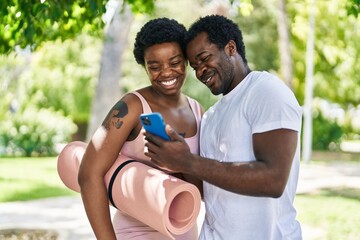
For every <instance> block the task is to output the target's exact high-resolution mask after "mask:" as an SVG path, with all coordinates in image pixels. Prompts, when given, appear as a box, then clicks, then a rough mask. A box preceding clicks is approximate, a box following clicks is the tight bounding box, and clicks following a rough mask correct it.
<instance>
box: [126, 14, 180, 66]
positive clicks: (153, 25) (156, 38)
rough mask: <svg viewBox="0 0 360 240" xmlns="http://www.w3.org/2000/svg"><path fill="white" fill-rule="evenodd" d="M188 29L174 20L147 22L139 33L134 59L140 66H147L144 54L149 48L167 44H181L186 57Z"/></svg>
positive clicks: (136, 39) (135, 44)
mask: <svg viewBox="0 0 360 240" xmlns="http://www.w3.org/2000/svg"><path fill="white" fill-rule="evenodd" d="M185 34H186V28H185V27H184V25H182V24H180V23H178V22H177V21H176V20H174V19H169V18H156V19H153V20H150V21H149V22H147V23H146V24H145V25H144V26H143V27H142V28H141V29H140V31H139V32H138V33H137V35H136V38H135V43H134V51H133V53H134V57H135V60H136V62H137V63H138V64H141V65H143V66H144V65H145V61H144V52H145V50H146V49H147V48H148V47H151V46H153V45H155V44H159V43H166V42H177V43H179V45H180V47H181V50H182V52H183V54H184V56H185V47H186V45H185Z"/></svg>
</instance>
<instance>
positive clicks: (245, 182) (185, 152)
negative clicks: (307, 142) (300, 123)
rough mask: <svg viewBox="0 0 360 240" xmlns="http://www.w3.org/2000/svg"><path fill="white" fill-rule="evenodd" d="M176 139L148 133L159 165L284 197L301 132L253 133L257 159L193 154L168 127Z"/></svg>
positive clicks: (234, 189)
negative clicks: (221, 158)
mask: <svg viewBox="0 0 360 240" xmlns="http://www.w3.org/2000/svg"><path fill="white" fill-rule="evenodd" d="M167 130H168V134H169V136H171V138H172V141H168V142H166V141H162V140H161V139H159V138H157V137H156V136H154V135H151V134H149V133H145V136H146V139H147V140H148V143H147V147H148V152H147V153H146V155H147V156H149V157H150V158H151V160H152V161H153V162H154V163H155V164H157V165H158V166H159V167H163V168H167V169H171V170H172V171H179V172H183V173H186V174H190V175H193V176H196V177H197V178H199V179H201V180H203V181H207V182H209V183H211V184H213V185H216V186H218V187H220V188H223V189H225V190H228V191H232V192H235V193H239V194H243V195H249V196H264V197H280V196H281V194H282V193H283V191H284V188H285V186H286V183H287V179H288V176H289V173H290V169H291V164H292V160H293V157H294V154H295V151H296V146H297V139H298V133H297V132H296V131H293V130H288V129H278V130H273V131H268V132H264V133H257V134H254V135H253V146H254V154H255V158H256V161H253V162H220V161H214V160H212V159H206V158H203V157H201V156H198V155H195V154H192V153H191V152H190V150H189V148H188V147H187V145H186V143H185V141H184V140H183V139H182V137H181V136H179V135H178V134H177V133H175V132H174V131H173V130H172V129H171V128H170V127H167Z"/></svg>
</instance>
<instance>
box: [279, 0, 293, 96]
mask: <svg viewBox="0 0 360 240" xmlns="http://www.w3.org/2000/svg"><path fill="white" fill-rule="evenodd" d="M277 16H278V17H277V28H278V33H279V51H280V75H281V76H280V77H281V78H282V79H283V80H284V81H285V83H286V84H287V85H288V86H289V87H290V88H291V89H292V84H291V82H292V78H293V65H292V57H291V48H290V39H289V25H288V19H287V13H286V1H285V0H279V14H277Z"/></svg>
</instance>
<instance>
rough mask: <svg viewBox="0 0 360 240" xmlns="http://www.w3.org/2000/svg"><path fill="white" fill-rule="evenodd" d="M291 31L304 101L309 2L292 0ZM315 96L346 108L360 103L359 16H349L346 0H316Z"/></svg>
mask: <svg viewBox="0 0 360 240" xmlns="http://www.w3.org/2000/svg"><path fill="white" fill-rule="evenodd" d="M288 5H289V7H288V11H289V15H290V16H291V19H290V20H291V23H292V24H291V33H292V42H293V46H294V47H293V58H294V64H295V65H294V69H295V79H294V85H295V86H297V88H296V95H297V97H298V99H299V101H300V102H301V103H302V102H303V99H304V89H305V70H306V67H305V57H304V56H305V52H304V49H306V41H307V30H308V29H307V28H308V12H309V7H310V5H309V3H306V1H305V2H299V1H291V2H290V3H289V4H288ZM315 7H316V15H315V19H316V26H315V33H316V36H315V56H314V64H315V66H314V87H315V89H314V97H316V96H317V97H320V98H324V99H326V100H328V101H331V102H336V103H339V104H341V105H342V106H343V108H344V109H347V108H348V107H349V106H358V105H359V104H360V89H359V88H358V87H357V86H359V85H360V76H359V74H357V73H356V69H358V68H359V67H360V66H359V64H360V61H359V56H360V55H359V52H360V46H359V44H358V42H359V41H360V33H359V31H357V26H358V25H359V24H360V19H357V18H355V17H354V16H348V15H347V11H346V0H330V1H316V6H315Z"/></svg>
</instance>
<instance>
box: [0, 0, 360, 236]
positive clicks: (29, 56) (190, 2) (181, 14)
mask: <svg viewBox="0 0 360 240" xmlns="http://www.w3.org/2000/svg"><path fill="white" fill-rule="evenodd" d="M359 12H360V1H359V0H317V1H316V0H302V1H299V0H268V1H262V0H182V1H176V0H124V1H121V0H109V1H107V0H74V1H62V0H53V1H48V0H40V1H32V0H19V1H13V0H5V1H2V3H1V6H0V192H1V196H0V202H11V201H24V200H30V199H37V198H45V197H55V196H63V195H72V194H74V193H71V192H70V191H68V190H67V189H65V188H64V186H62V184H61V183H60V182H59V179H58V176H57V175H56V164H54V162H55V163H56V156H57V154H58V153H59V151H60V150H61V149H62V147H63V146H64V144H66V143H68V142H70V141H75V140H80V141H88V140H89V138H90V137H91V135H92V134H93V133H94V131H95V129H96V128H97V127H98V126H99V125H100V124H101V122H102V121H103V119H104V118H105V116H106V114H107V112H108V110H109V109H110V108H111V107H112V106H113V104H114V103H115V102H117V101H118V99H119V98H120V97H121V96H122V95H123V94H124V93H126V92H128V91H132V90H135V89H137V88H140V87H143V86H146V85H148V84H149V80H148V78H147V76H146V75H145V71H144V69H142V67H141V66H140V65H138V64H137V63H136V62H135V60H134V57H133V54H132V50H133V43H134V39H135V34H136V33H137V32H138V31H139V30H140V28H141V27H142V25H143V24H144V23H145V22H147V21H148V20H149V19H152V18H156V17H169V18H173V19H176V20H178V21H179V22H181V23H183V24H184V25H185V26H186V27H189V26H190V24H191V23H192V22H193V21H195V20H196V19H198V18H199V17H200V16H204V15H208V14H221V15H225V16H227V17H229V18H231V19H233V20H234V21H235V22H236V23H238V25H239V26H240V29H241V30H242V32H243V36H244V42H245V46H246V54H247V59H248V62H249V65H250V68H251V69H252V70H260V71H261V70H266V71H269V72H272V73H274V74H276V75H278V76H279V77H280V78H281V79H282V80H284V82H285V83H286V84H287V85H288V86H289V87H290V88H291V89H292V91H293V92H294V93H295V95H296V97H297V99H298V101H299V103H300V104H301V105H302V106H303V109H304V115H303V117H304V119H303V128H302V129H303V130H302V133H301V134H302V164H303V165H304V164H308V165H309V164H326V165H329V164H334V163H336V164H338V163H339V162H340V163H344V164H345V163H346V164H350V165H351V166H353V165H354V166H355V165H356V166H357V165H358V164H360V74H359V73H358V72H357V71H358V70H356V69H360V61H359V58H360V44H358V43H359V42H360V28H359V26H360V17H359V16H358V14H359ZM187 72H188V77H187V80H186V83H185V86H184V88H183V90H184V92H185V93H186V94H188V95H190V96H192V97H193V98H195V99H197V100H198V101H199V102H200V103H201V104H202V105H203V106H204V108H205V109H207V108H208V107H209V106H211V105H212V104H213V103H214V102H215V101H216V100H217V97H215V96H212V95H211V92H210V91H209V90H208V89H207V88H206V87H205V86H204V85H203V84H201V83H199V82H198V81H197V80H196V78H195V76H194V72H193V70H192V69H191V68H190V67H189V68H188V71H187ZM353 169H354V168H353ZM315 174H316V172H315ZM44 176H45V177H46V179H47V181H46V183H44V182H43V181H42V180H43V179H44ZM349 191H350V192H351V196H349ZM5 192H6V194H3V193H5ZM329 194H330V195H329ZM316 196H317V197H319V196H320V199H322V197H324V196H330V197H332V198H331V199H334V197H336V198H343V201H344V202H342V203H341V204H343V206H344V209H345V207H348V208H349V205H350V206H351V207H350V212H352V213H356V212H357V214H355V216H353V215H354V214H349V215H351V216H348V215H346V216H345V217H343V218H341V219H342V220H339V218H336V217H326V216H327V215H324V214H323V216H324V218H326V219H325V220H324V218H319V217H318V216H317V215H316V216H314V214H312V215H311V213H310V212H311V211H312V210H314V208H315V209H319V208H320V206H321V205H323V202H324V201H325V202H326V201H328V199H327V198H325V199H322V200H321V201H319V200H318V199H317V197H314V196H313V195H300V196H299V203H298V205H299V207H302V206H304V211H302V212H303V213H304V212H306V214H309V215H305V216H304V215H300V218H302V220H303V221H305V222H307V223H308V225H312V226H316V227H318V228H324V227H326V231H325V233H326V234H325V235H324V234H323V235H321V236H322V237H320V238H317V239H359V236H360V232H359V231H360V230H354V229H353V227H351V226H357V227H358V226H360V216H359V212H360V211H359V210H360V206H359V205H360V192H359V191H358V189H355V190H354V189H342V190H341V191H340V192H334V191H333V192H332V193H329V192H326V191H325V190H324V192H321V193H319V192H317V195H316ZM314 199H316V200H314ZM314 201H315V202H314ZM348 201H351V202H350V203H349V202H348ZM305 206H306V207H309V206H313V208H312V210H311V209H310V208H307V210H306V209H305ZM344 209H339V210H338V212H337V213H336V214H335V215H336V216H338V215H340V213H343V212H344V211H345V210H344ZM314 211H316V210H314ZM0 215H1V214H0ZM354 217H355V219H354ZM349 218H350V219H352V222H353V223H352V224H351V225H350V226H348V222H347V221H346V223H344V221H343V219H349ZM324 221H327V222H326V224H325V225H326V226H324ZM339 222H342V226H343V227H342V228H341V227H339ZM354 224H355V225H354ZM356 224H357V225H356ZM334 226H337V228H341V229H342V230H335V229H337V228H334ZM349 229H350V230H349ZM334 231H337V232H334ZM354 231H355V232H354ZM324 236H325V237H324Z"/></svg>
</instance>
